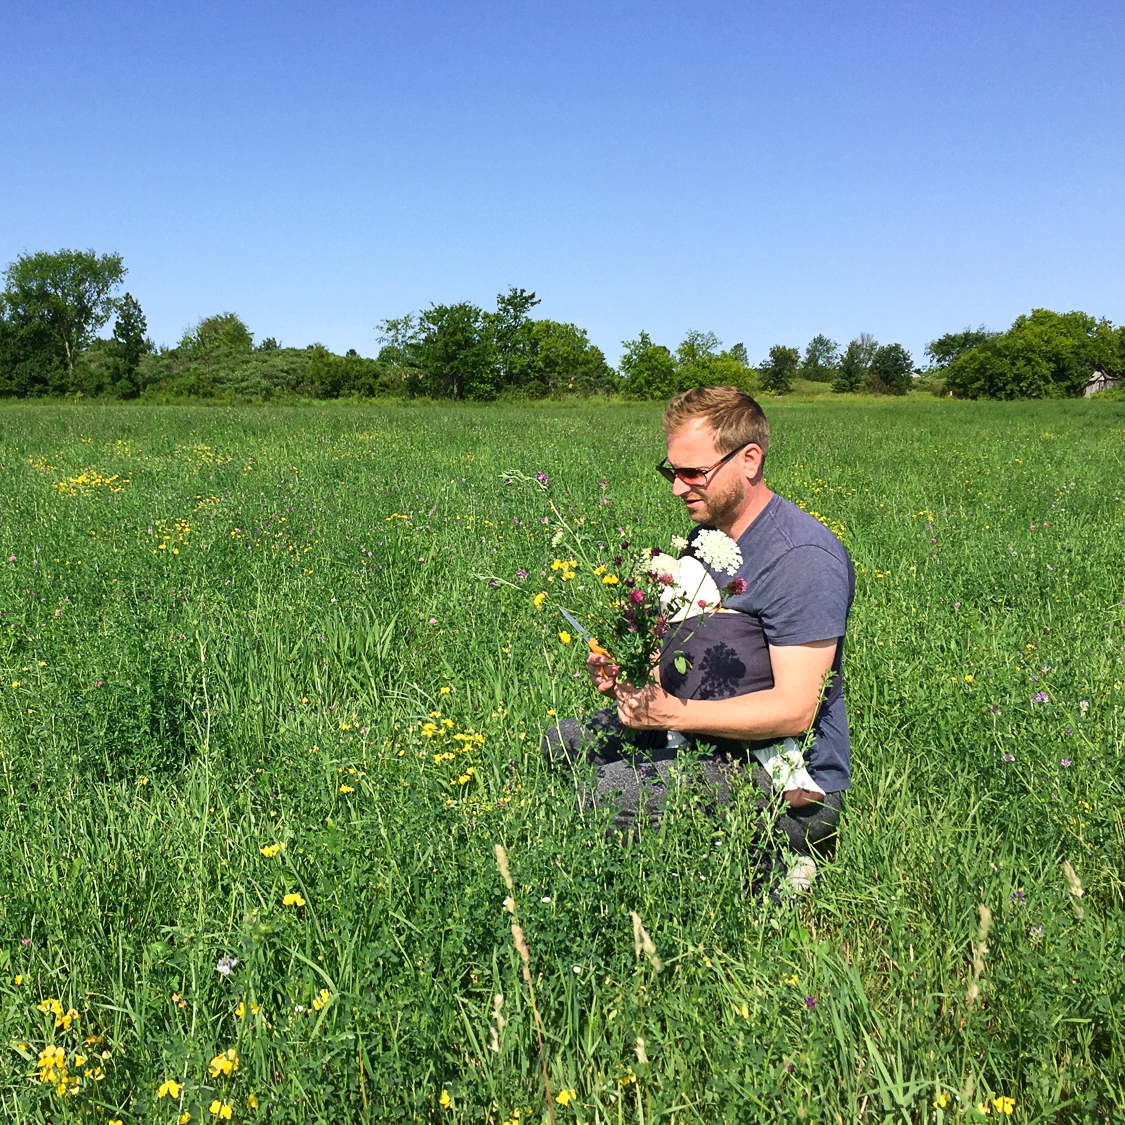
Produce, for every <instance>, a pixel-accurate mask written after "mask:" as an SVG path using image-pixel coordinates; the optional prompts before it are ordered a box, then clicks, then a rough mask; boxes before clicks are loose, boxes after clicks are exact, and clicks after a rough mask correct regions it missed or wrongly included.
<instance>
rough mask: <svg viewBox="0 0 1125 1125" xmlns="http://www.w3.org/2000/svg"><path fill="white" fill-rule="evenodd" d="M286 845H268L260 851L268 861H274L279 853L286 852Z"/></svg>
mask: <svg viewBox="0 0 1125 1125" xmlns="http://www.w3.org/2000/svg"><path fill="white" fill-rule="evenodd" d="M284 850H285V845H284V844H267V845H266V846H265V847H264V848H259V849H258V851H260V852H261V853H262V855H264V856H265V857H266V859H273V857H274V856H275V855H277V853H278V852H280V851H284Z"/></svg>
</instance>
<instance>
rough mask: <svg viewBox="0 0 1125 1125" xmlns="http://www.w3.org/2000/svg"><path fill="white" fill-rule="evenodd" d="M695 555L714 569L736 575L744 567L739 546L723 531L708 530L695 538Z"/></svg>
mask: <svg viewBox="0 0 1125 1125" xmlns="http://www.w3.org/2000/svg"><path fill="white" fill-rule="evenodd" d="M695 553H696V554H697V555H698V556H699V557H700V558H701V559H702V560H703V561H704V562H705V563H706V564H707V565H708V566H709V567H710V568H711V569H712V570H725V571H726V572H727V573H728V574H734V573H735V571H736V570H738V568H739V567H740V566H741V565H742V552H741V551H740V550H739V549H738V544H737V543H736V542H735V541H734V540H733V539H732V538H731V537H730V536H729V535H726V534H725V533H724V532H722V531H718V530H715V529H713V528H708V529H707V530H706V531H701V532H700V533H699V534H698V535H697V536H696V538H695Z"/></svg>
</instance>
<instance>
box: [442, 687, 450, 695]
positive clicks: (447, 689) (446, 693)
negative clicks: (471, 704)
mask: <svg viewBox="0 0 1125 1125" xmlns="http://www.w3.org/2000/svg"><path fill="white" fill-rule="evenodd" d="M452 690H453V689H452V688H451V687H443V688H442V689H441V691H439V692H438V695H448V694H449V693H450V692H451V691H452Z"/></svg>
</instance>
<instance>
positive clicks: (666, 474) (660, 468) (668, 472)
mask: <svg viewBox="0 0 1125 1125" xmlns="http://www.w3.org/2000/svg"><path fill="white" fill-rule="evenodd" d="M656 471H657V472H658V473H659V474H660V475H661V476H662V477H663V478H664V479H665V480H666V481H667V482H668V483H669V484H672V483H673V482H674V481H675V479H676V472H675V470H674V469H670V468H668V466H667V465H657V466H656Z"/></svg>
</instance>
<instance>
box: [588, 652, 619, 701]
mask: <svg viewBox="0 0 1125 1125" xmlns="http://www.w3.org/2000/svg"><path fill="white" fill-rule="evenodd" d="M586 671H587V672H589V673H590V682H591V683H592V684H593V685H594V687H596V688H597V689H598V691H600V692H601V693H602V695H610V696H612V695H613V693H614V691H615V690H616V688H617V665H616V664H614V663H613V661H612V660H610V659H609V657H608V656H602V654H601V653H600V652H591V653H588V654H587V656H586Z"/></svg>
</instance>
